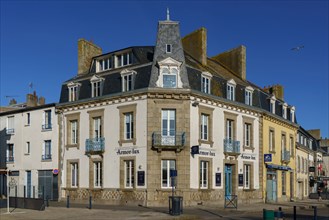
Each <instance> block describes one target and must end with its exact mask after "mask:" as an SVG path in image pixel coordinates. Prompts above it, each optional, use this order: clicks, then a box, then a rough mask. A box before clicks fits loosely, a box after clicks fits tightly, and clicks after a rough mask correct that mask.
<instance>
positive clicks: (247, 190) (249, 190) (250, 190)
mask: <svg viewBox="0 0 329 220" xmlns="http://www.w3.org/2000/svg"><path fill="white" fill-rule="evenodd" d="M243 191H246V192H253V191H256V189H243Z"/></svg>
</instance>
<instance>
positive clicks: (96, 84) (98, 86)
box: [90, 75, 104, 97]
mask: <svg viewBox="0 0 329 220" xmlns="http://www.w3.org/2000/svg"><path fill="white" fill-rule="evenodd" d="M90 83H91V97H98V96H101V95H102V91H103V84H104V78H101V77H99V76H96V75H94V76H93V77H92V78H91V80H90Z"/></svg>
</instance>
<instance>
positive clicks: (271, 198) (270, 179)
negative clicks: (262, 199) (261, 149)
mask: <svg viewBox="0 0 329 220" xmlns="http://www.w3.org/2000/svg"><path fill="white" fill-rule="evenodd" d="M276 200H277V178H276V173H270V172H268V173H267V177H266V202H276Z"/></svg>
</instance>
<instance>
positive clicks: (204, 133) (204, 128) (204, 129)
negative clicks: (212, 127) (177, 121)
mask: <svg viewBox="0 0 329 220" xmlns="http://www.w3.org/2000/svg"><path fill="white" fill-rule="evenodd" d="M208 124H209V115H206V114H201V140H204V141H207V140H208V133H209V132H208Z"/></svg>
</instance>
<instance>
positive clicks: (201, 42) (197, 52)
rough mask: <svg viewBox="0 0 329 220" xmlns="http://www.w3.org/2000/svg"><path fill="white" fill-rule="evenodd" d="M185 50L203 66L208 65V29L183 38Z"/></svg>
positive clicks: (202, 29)
mask: <svg viewBox="0 0 329 220" xmlns="http://www.w3.org/2000/svg"><path fill="white" fill-rule="evenodd" d="M182 44H183V48H184V50H185V51H186V52H187V53H189V54H190V55H191V56H192V57H193V58H194V59H196V60H198V61H199V62H200V63H201V64H202V65H203V66H206V65H207V29H206V28H204V27H202V28H200V29H198V30H196V31H194V32H192V33H190V34H188V35H186V36H185V37H183V38H182Z"/></svg>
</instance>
